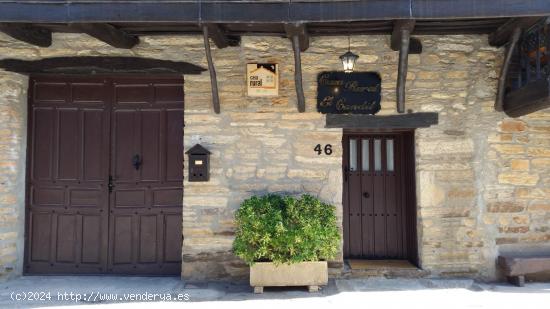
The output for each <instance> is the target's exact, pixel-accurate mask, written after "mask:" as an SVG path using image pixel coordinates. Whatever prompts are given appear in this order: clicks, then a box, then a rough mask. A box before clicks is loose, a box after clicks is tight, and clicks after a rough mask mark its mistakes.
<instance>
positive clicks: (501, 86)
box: [495, 27, 521, 112]
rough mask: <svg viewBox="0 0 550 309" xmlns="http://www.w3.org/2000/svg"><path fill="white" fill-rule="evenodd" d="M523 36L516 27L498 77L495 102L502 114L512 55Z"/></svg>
mask: <svg viewBox="0 0 550 309" xmlns="http://www.w3.org/2000/svg"><path fill="white" fill-rule="evenodd" d="M520 36H521V28H520V27H516V28H515V29H514V32H513V34H512V37H511V38H510V44H509V45H508V49H507V50H506V56H505V57H504V62H503V63H502V70H500V76H499V77H498V88H497V99H496V101H495V110H496V111H499V112H502V111H503V110H504V94H505V93H504V92H505V91H506V89H505V87H506V79H507V77H508V68H509V67H510V61H511V60H512V55H513V54H514V50H515V49H516V45H517V43H518V41H519V38H520Z"/></svg>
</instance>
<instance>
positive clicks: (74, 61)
mask: <svg viewBox="0 0 550 309" xmlns="http://www.w3.org/2000/svg"><path fill="white" fill-rule="evenodd" d="M0 69H4V70H6V71H10V72H17V73H20V74H41V73H54V74H86V75H87V74H129V73H130V74H136V73H142V74H170V75H182V74H201V73H202V72H204V71H206V70H205V69H204V68H202V67H199V66H196V65H194V64H192V63H188V62H182V61H170V60H160V59H152V58H143V57H93V56H84V57H54V58H43V59H38V60H21V59H1V60H0Z"/></svg>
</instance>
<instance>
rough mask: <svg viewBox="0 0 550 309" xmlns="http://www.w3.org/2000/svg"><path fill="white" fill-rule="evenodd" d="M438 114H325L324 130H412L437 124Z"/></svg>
mask: <svg viewBox="0 0 550 309" xmlns="http://www.w3.org/2000/svg"><path fill="white" fill-rule="evenodd" d="M438 117H439V116H438V113H410V114H403V115H387V116H373V115H345V114H327V118H326V125H325V127H326V128H344V129H414V128H427V127H429V126H432V125H436V124H438Z"/></svg>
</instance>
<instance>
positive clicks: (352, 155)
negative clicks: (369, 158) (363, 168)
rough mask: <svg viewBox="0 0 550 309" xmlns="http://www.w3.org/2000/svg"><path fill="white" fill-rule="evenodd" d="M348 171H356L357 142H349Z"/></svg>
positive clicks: (351, 140)
mask: <svg viewBox="0 0 550 309" xmlns="http://www.w3.org/2000/svg"><path fill="white" fill-rule="evenodd" d="M349 170H350V171H352V172H355V171H357V140H356V139H350V140H349Z"/></svg>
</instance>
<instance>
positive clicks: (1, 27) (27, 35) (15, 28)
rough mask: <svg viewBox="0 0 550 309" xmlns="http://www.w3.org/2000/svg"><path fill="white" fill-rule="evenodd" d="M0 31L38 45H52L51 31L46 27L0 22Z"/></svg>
mask: <svg viewBox="0 0 550 309" xmlns="http://www.w3.org/2000/svg"><path fill="white" fill-rule="evenodd" d="M0 31H1V32H4V33H5V34H7V35H9V36H10V37H12V38H14V39H16V40H19V41H23V42H25V43H29V44H32V45H36V46H39V47H49V46H50V45H52V32H51V31H50V30H48V29H46V28H42V27H37V26H34V25H31V24H22V23H0Z"/></svg>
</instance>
